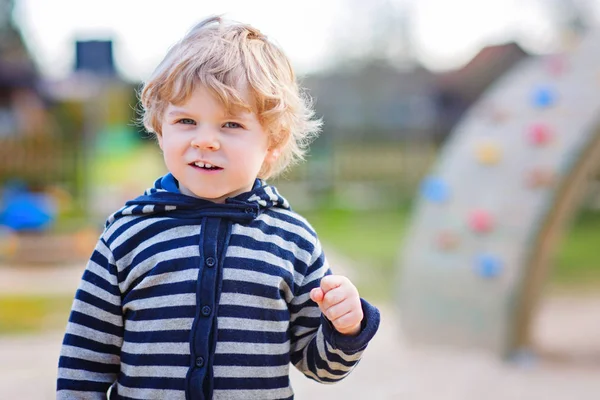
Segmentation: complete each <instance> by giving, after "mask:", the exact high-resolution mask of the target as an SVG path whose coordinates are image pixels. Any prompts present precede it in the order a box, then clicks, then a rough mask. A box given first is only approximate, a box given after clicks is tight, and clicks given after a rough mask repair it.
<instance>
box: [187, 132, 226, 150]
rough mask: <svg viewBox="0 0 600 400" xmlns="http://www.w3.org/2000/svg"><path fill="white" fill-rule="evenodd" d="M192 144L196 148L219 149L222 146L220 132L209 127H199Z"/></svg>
mask: <svg viewBox="0 0 600 400" xmlns="http://www.w3.org/2000/svg"><path fill="white" fill-rule="evenodd" d="M190 145H191V146H192V147H194V148H196V149H204V150H218V149H219V148H220V147H221V144H220V143H219V137H218V132H216V131H215V130H214V129H209V128H204V129H202V128H201V129H198V132H197V133H196V135H194V138H193V139H192V141H191V143H190Z"/></svg>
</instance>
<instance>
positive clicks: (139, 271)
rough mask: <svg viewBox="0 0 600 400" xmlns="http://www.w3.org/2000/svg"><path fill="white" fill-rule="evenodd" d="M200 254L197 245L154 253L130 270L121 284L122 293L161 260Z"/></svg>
mask: <svg viewBox="0 0 600 400" xmlns="http://www.w3.org/2000/svg"><path fill="white" fill-rule="evenodd" d="M199 255H200V250H199V249H198V246H197V245H195V246H186V247H179V248H176V249H171V250H167V251H163V252H162V253H157V254H154V255H153V256H152V257H149V258H147V259H145V260H144V261H142V262H140V263H139V264H137V265H136V266H135V267H134V268H133V269H132V270H131V271H130V272H129V274H128V275H127V278H125V280H124V281H123V282H121V283H120V284H119V287H120V289H121V293H125V292H126V291H127V290H129V286H131V284H132V283H133V281H135V280H136V279H137V278H139V277H140V276H142V275H144V274H145V273H147V272H148V271H150V270H151V269H152V268H154V267H156V264H157V263H159V262H161V261H173V260H177V259H181V258H190V257H198V256H199Z"/></svg>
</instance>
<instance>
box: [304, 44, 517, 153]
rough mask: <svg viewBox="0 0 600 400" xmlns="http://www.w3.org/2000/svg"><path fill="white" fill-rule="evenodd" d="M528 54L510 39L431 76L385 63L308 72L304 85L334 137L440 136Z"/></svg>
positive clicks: (424, 72) (427, 72) (434, 137)
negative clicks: (318, 72)
mask: <svg viewBox="0 0 600 400" xmlns="http://www.w3.org/2000/svg"><path fill="white" fill-rule="evenodd" d="M525 57H528V54H527V53H526V52H525V51H523V49H521V47H520V46H519V45H517V44H515V43H509V44H503V45H497V46H489V47H486V48H484V49H482V50H481V51H480V52H479V53H478V54H477V55H476V56H475V57H474V58H473V59H472V60H471V61H470V62H469V63H467V64H466V65H465V66H463V67H462V68H460V69H458V70H455V71H450V72H446V73H440V74H435V73H433V72H430V71H428V70H427V69H425V68H423V67H420V66H418V67H416V68H414V69H406V70H399V69H397V68H395V67H394V66H392V65H390V64H388V63H386V62H384V61H376V60H373V61H370V62H368V63H366V64H363V65H360V66H358V67H355V68H340V69H337V70H330V71H328V72H325V73H321V74H315V75H311V76H308V77H307V78H306V79H305V80H304V85H305V86H306V87H307V88H308V89H309V91H310V95H311V96H312V97H313V98H314V99H315V101H316V109H317V112H318V113H319V114H321V115H323V116H324V118H325V129H326V131H327V133H328V134H330V135H332V136H333V137H334V138H335V140H338V141H364V140H380V141H389V140H405V139H411V140H435V141H437V140H440V139H443V138H445V137H446V136H447V135H448V133H449V132H450V131H451V129H452V127H453V126H454V125H455V124H456V122H457V121H458V120H459V119H460V117H461V116H462V115H463V113H464V112H465V111H466V110H467V109H468V108H469V107H470V106H471V105H472V104H473V103H474V102H475V101H476V100H477V99H478V98H479V96H480V95H481V94H482V93H483V92H484V91H485V90H486V89H487V88H488V87H489V86H490V85H491V84H492V83H494V82H495V81H496V80H497V79H498V78H499V77H500V76H501V75H503V74H504V73H505V72H506V71H507V70H508V69H510V68H511V67H512V66H514V65H515V64H517V63H518V62H519V61H521V60H522V59H524V58H525Z"/></svg>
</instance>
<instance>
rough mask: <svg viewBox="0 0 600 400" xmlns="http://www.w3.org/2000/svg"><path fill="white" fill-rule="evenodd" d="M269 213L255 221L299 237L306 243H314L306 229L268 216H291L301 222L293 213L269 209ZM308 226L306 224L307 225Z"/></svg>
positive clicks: (312, 237) (313, 238) (312, 235)
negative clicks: (279, 214)
mask: <svg viewBox="0 0 600 400" xmlns="http://www.w3.org/2000/svg"><path fill="white" fill-rule="evenodd" d="M269 211H271V212H269V213H262V214H261V215H260V216H259V217H258V218H257V220H259V221H262V222H264V223H265V224H267V225H269V226H272V227H274V228H279V229H283V230H284V231H287V232H289V233H293V234H295V235H298V236H300V237H301V238H303V239H305V240H306V241H308V242H309V243H313V244H314V243H315V236H314V234H313V233H311V232H309V231H308V230H307V229H306V228H304V227H300V226H298V225H294V224H292V223H290V222H287V221H284V220H282V219H279V218H277V215H273V216H271V215H270V214H278V213H281V214H285V215H287V216H291V217H292V218H295V219H297V220H299V221H301V222H304V221H302V219H299V218H298V216H297V215H296V214H294V213H288V212H286V211H283V210H280V209H274V208H271V209H269ZM307 225H308V224H307Z"/></svg>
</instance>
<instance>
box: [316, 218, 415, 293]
mask: <svg viewBox="0 0 600 400" xmlns="http://www.w3.org/2000/svg"><path fill="white" fill-rule="evenodd" d="M304 216H305V217H306V218H307V219H308V221H309V222H310V223H311V224H312V225H313V227H314V228H315V230H316V231H317V232H318V234H319V237H320V239H321V240H322V241H323V242H324V243H325V246H327V247H329V248H332V250H334V251H336V252H337V253H339V254H340V255H341V256H342V257H344V258H346V259H349V260H351V261H352V263H353V264H354V265H355V266H356V267H357V271H356V272H357V274H358V282H357V285H358V288H359V290H360V292H361V295H363V294H364V296H365V297H369V298H376V299H388V298H390V296H391V294H392V290H393V286H392V283H393V278H394V263H395V260H396V258H397V255H398V251H399V249H400V243H401V241H402V236H403V234H404V230H405V228H406V227H407V219H408V217H409V215H408V213H407V212H406V211H403V210H389V211H375V212H355V211H347V210H323V211H314V212H309V213H304ZM331 267H332V269H333V270H334V271H335V265H332V266H331Z"/></svg>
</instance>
